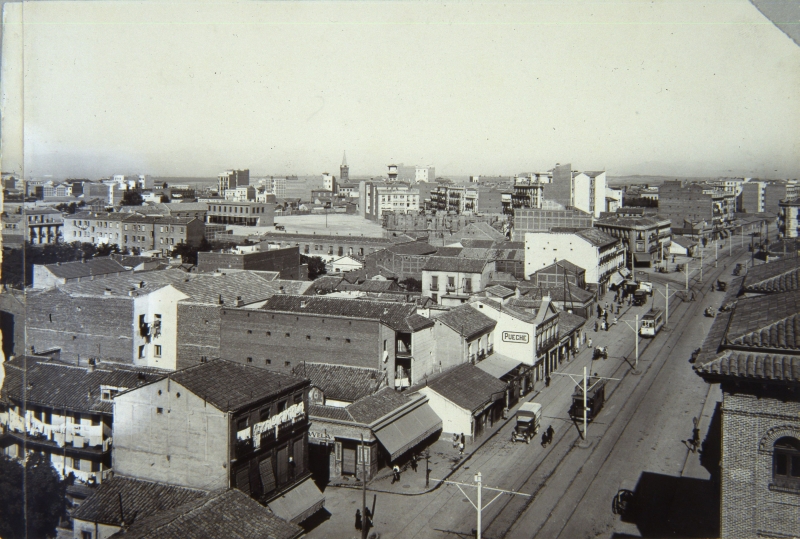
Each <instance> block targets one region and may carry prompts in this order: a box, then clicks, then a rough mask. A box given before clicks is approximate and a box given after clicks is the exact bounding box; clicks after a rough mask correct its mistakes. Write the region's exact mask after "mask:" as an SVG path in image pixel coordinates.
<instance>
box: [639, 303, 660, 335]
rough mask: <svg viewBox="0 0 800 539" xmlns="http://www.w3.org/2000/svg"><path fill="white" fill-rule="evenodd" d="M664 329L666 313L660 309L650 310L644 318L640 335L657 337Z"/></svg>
mask: <svg viewBox="0 0 800 539" xmlns="http://www.w3.org/2000/svg"><path fill="white" fill-rule="evenodd" d="M662 327H664V313H663V312H661V310H660V309H650V312H648V313H646V314H645V315H644V316H643V317H642V326H641V328H639V334H640V335H641V336H642V337H655V336H656V333H658V332H659V331H661V328H662Z"/></svg>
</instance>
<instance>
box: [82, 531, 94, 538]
mask: <svg viewBox="0 0 800 539" xmlns="http://www.w3.org/2000/svg"><path fill="white" fill-rule="evenodd" d="M81 539H92V532H88V531H86V530H83V531H82V532H81Z"/></svg>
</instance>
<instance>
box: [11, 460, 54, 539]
mask: <svg viewBox="0 0 800 539" xmlns="http://www.w3.org/2000/svg"><path fill="white" fill-rule="evenodd" d="M24 473H25V481H24V484H23V476H22V474H23V466H22V464H21V463H19V462H18V461H16V460H13V459H10V458H8V457H3V458H2V459H0V537H3V538H4V539H24V538H26V537H28V538H34V537H36V538H39V537H54V536H55V535H56V527H57V526H58V523H59V521H60V520H61V518H62V517H64V515H65V507H66V502H65V499H64V494H65V493H66V488H67V482H66V481H63V480H61V478H60V477H59V475H58V472H57V471H56V469H55V468H53V464H52V463H51V462H50V459H49V458H48V457H46V456H45V455H43V454H42V453H38V452H34V453H31V454H30V456H29V457H28V460H27V462H26V463H25V469H24ZM23 489H24V492H23ZM23 500H24V501H23ZM23 513H26V515H25V516H26V517H27V518H24V517H23ZM26 522H27V530H26V529H25V524H26Z"/></svg>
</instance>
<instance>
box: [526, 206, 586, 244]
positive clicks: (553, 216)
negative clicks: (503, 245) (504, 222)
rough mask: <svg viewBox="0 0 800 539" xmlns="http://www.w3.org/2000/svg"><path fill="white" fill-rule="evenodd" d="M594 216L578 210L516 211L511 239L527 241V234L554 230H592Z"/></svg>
mask: <svg viewBox="0 0 800 539" xmlns="http://www.w3.org/2000/svg"><path fill="white" fill-rule="evenodd" d="M591 227H592V216H591V215H590V214H588V213H586V212H583V211H581V210H577V209H569V210H547V209H524V208H520V209H516V210H514V220H513V225H512V236H511V239H513V240H514V241H525V234H526V233H527V232H550V230H551V229H553V228H576V229H580V228H591Z"/></svg>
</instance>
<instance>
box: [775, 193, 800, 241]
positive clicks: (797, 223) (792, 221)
mask: <svg viewBox="0 0 800 539" xmlns="http://www.w3.org/2000/svg"><path fill="white" fill-rule="evenodd" d="M779 207H780V213H779V214H778V231H779V232H780V233H781V234H782V235H783V237H785V238H797V237H798V236H800V198H794V199H791V200H782V201H781V202H780V204H779Z"/></svg>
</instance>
